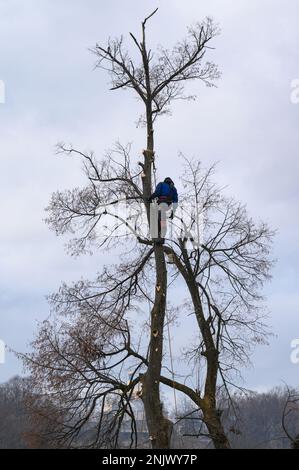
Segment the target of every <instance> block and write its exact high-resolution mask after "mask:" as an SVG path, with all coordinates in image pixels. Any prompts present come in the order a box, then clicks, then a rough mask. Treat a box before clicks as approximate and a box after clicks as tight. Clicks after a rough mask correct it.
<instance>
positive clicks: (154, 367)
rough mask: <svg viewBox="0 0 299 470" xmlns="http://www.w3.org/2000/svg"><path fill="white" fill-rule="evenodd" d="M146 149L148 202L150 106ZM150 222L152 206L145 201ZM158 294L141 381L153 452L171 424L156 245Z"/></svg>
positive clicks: (163, 272)
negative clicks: (163, 389) (164, 387)
mask: <svg viewBox="0 0 299 470" xmlns="http://www.w3.org/2000/svg"><path fill="white" fill-rule="evenodd" d="M146 116H147V150H146V152H145V153H144V173H145V177H144V179H143V195H144V197H145V199H147V198H148V197H149V196H150V194H151V192H152V166H153V158H154V130H153V121H152V110H151V103H149V104H148V106H147V112H146ZM146 206H147V216H148V223H150V204H149V203H147V202H146ZM155 264H156V292H155V301H154V306H153V309H152V311H151V338H150V345H149V359H148V369H147V371H146V373H145V374H144V377H143V380H142V385H143V388H142V400H143V404H144V409H145V416H146V422H147V427H148V432H149V436H150V440H151V444H152V447H153V448H154V449H168V448H169V447H170V438H171V432H172V422H171V421H170V420H168V419H167V418H165V417H164V414H163V406H162V402H161V397H160V375H161V367H162V357H163V331H164V321H165V311H166V295H167V268H166V262H165V254H164V250H163V247H162V246H161V245H155Z"/></svg>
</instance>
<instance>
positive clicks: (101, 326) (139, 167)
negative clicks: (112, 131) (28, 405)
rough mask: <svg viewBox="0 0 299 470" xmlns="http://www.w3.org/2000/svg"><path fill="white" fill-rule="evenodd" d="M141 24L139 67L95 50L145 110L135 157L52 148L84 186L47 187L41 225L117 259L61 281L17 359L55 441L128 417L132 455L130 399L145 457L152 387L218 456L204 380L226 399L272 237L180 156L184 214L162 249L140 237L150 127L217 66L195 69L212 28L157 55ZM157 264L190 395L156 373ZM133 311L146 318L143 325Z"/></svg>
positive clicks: (156, 431)
mask: <svg viewBox="0 0 299 470" xmlns="http://www.w3.org/2000/svg"><path fill="white" fill-rule="evenodd" d="M154 13H155V12H153V13H152V15H153V14H154ZM152 15H150V16H149V17H148V18H146V19H145V20H144V22H143V23H142V38H141V41H140V42H138V40H137V39H136V37H135V36H134V35H133V34H131V37H132V40H133V42H134V44H135V45H136V47H137V51H138V53H139V54H140V58H141V63H140V64H139V65H136V64H135V63H134V62H133V60H132V59H131V58H130V56H129V54H128V52H126V51H125V49H124V46H123V39H119V40H109V41H108V44H107V45H106V46H105V47H102V46H99V45H97V46H96V47H95V49H94V53H95V54H96V56H97V60H98V62H97V65H98V67H100V68H103V69H105V70H108V71H109V73H110V75H111V80H112V89H113V90H119V89H122V88H123V89H128V88H129V89H132V90H133V91H134V92H135V93H137V96H138V97H139V98H140V100H141V102H142V103H143V105H144V106H145V115H144V117H142V118H141V121H143V122H144V123H145V124H146V129H147V142H146V150H145V151H144V153H143V157H144V158H143V161H142V162H138V161H133V159H132V157H131V151H130V150H131V149H130V146H122V145H121V144H117V145H116V147H115V148H114V149H113V150H112V151H111V152H108V153H107V154H106V155H105V157H104V158H103V160H102V161H100V162H99V161H97V159H96V158H95V156H94V155H93V154H92V153H86V152H82V151H80V150H77V149H75V148H73V147H72V146H69V147H68V146H66V145H64V144H60V145H59V146H58V150H59V152H61V153H63V154H64V155H69V156H76V157H79V158H80V159H81V160H82V161H83V164H84V171H85V175H86V178H87V185H86V187H84V188H83V189H81V188H75V189H74V190H69V191H64V192H60V191H58V192H56V193H55V194H53V197H52V200H51V202H50V205H49V207H48V212H49V216H48V223H49V226H50V227H51V228H52V229H54V230H55V231H56V233H57V234H58V235H62V234H65V233H72V234H76V237H75V238H74V239H72V240H71V241H70V242H69V245H68V248H69V251H70V252H71V253H72V254H75V255H79V254H81V253H85V252H88V251H91V250H93V249H99V248H104V249H105V250H109V249H110V250H113V249H114V248H115V247H121V246H124V253H123V254H122V255H121V259H122V262H121V263H120V264H117V265H115V266H109V267H105V268H104V269H103V272H102V273H101V274H100V275H98V276H97V277H96V279H95V280H94V281H88V280H81V281H79V282H77V283H75V284H73V285H72V286H67V285H65V284H64V285H62V287H61V289H60V291H59V292H58V293H57V294H55V295H53V296H52V297H51V302H52V304H53V307H54V318H53V319H50V320H49V321H47V322H45V323H44V324H43V326H42V327H41V328H40V331H39V333H38V335H37V338H36V340H35V341H34V343H33V353H32V354H31V355H27V356H26V357H25V358H24V359H25V362H26V364H27V366H28V367H29V369H30V370H31V373H32V380H33V381H34V383H35V386H36V390H37V392H38V394H39V396H40V395H42V394H43V393H44V391H45V389H47V390H48V391H49V392H50V396H51V399H52V400H53V403H56V402H59V403H60V405H61V406H63V408H64V413H63V416H64V417H65V416H67V419H66V420H65V422H64V428H63V431H62V432H61V435H60V439H61V441H63V442H66V443H68V445H77V444H78V439H79V437H80V435H81V434H82V432H83V431H84V429H86V427H88V426H89V425H90V423H97V425H96V428H95V429H96V431H95V432H93V433H92V434H91V438H90V442H89V445H90V446H109V447H111V446H112V447H117V446H118V445H119V435H120V431H121V426H122V423H123V420H124V418H125V417H126V416H128V417H129V419H130V420H131V427H132V439H131V445H132V446H133V445H135V446H136V445H137V444H138V443H137V432H136V420H135V415H134V409H133V407H132V405H131V402H132V397H133V395H134V394H136V393H137V395H138V396H139V397H140V398H141V399H142V401H143V404H144V409H145V415H146V421H147V427H148V431H149V437H150V440H151V443H152V446H153V448H168V447H169V446H170V437H171V431H172V422H171V421H170V420H169V419H168V418H167V416H166V414H165V412H164V410H163V404H162V400H161V396H160V386H161V384H164V385H165V386H168V387H172V388H173V387H174V388H175V389H176V390H178V391H180V392H182V393H183V394H185V395H187V396H188V397H189V398H190V399H191V400H192V401H193V402H194V403H195V404H196V406H197V407H198V409H199V410H200V412H201V414H202V416H203V421H204V423H205V425H206V428H207V429H208V433H209V437H210V439H212V441H213V443H214V446H215V447H217V448H228V447H229V442H228V439H227V437H226V434H225V431H224V429H223V426H222V423H221V411H220V410H219V409H218V408H217V400H216V393H217V384H218V382H219V380H220V381H222V384H223V385H222V386H223V387H224V388H225V390H226V392H227V393H228V394H229V387H230V385H231V378H230V377H231V376H230V374H231V373H232V372H233V371H237V370H238V367H239V363H240V362H241V363H242V362H246V361H247V360H248V354H249V351H248V346H250V345H251V344H253V343H254V342H259V341H262V340H263V338H264V326H263V324H262V318H261V313H260V311H259V309H258V307H257V304H258V302H259V301H260V299H261V297H260V294H259V288H260V287H261V285H262V284H263V282H264V281H265V280H266V279H268V277H269V268H270V266H271V261H270V260H269V256H268V255H269V243H270V240H271V237H272V232H271V231H270V230H269V229H268V228H267V227H266V226H265V225H264V224H260V225H255V224H254V222H253V221H252V220H251V219H250V218H249V217H248V215H247V213H246V209H245V208H244V207H243V206H241V205H240V204H238V203H236V202H234V201H233V200H231V199H227V198H225V197H224V196H223V195H222V192H221V190H219V189H218V188H217V187H216V186H215V185H214V184H213V182H212V181H211V176H212V173H213V169H209V170H208V171H204V170H203V169H201V167H200V165H199V164H198V163H197V162H192V161H188V160H185V174H184V176H183V184H184V186H185V187H186V194H185V195H182V198H181V206H182V209H184V207H185V206H186V208H185V212H184V210H183V212H182V213H181V214H180V215H178V216H177V217H176V218H175V219H174V222H173V225H174V230H175V231H176V235H175V241H173V240H172V241H170V240H166V243H165V244H164V246H163V245H161V244H157V243H155V242H154V241H153V240H152V239H151V236H150V233H149V225H150V217H151V210H150V203H149V200H148V199H149V196H150V194H151V192H152V185H153V169H154V168H155V166H156V163H157V162H156V159H155V150H154V122H155V120H156V118H157V117H158V116H159V115H161V114H162V113H165V112H168V111H169V105H170V103H171V102H172V100H174V99H178V98H186V97H185V96H184V95H183V86H184V84H185V82H188V81H190V80H193V79H199V80H201V81H203V82H204V83H205V84H207V85H208V86H212V85H213V84H214V81H215V79H217V78H218V77H219V72H218V71H217V67H216V66H215V65H214V64H212V63H211V62H204V58H205V55H206V53H207V52H208V50H209V49H210V48H211V47H210V42H211V40H212V39H213V38H214V37H215V36H216V35H217V34H218V28H217V27H216V26H215V25H214V23H213V21H212V20H211V19H209V18H208V19H206V20H204V21H203V22H202V23H200V24H197V25H196V26H195V27H193V28H190V29H189V30H188V38H187V39H186V40H184V41H182V42H180V43H178V44H177V45H176V46H175V47H174V49H173V51H172V52H169V51H167V50H165V49H163V48H160V50H159V52H158V54H156V56H155V55H154V54H153V53H152V51H151V50H149V49H148V48H147V43H146V36H145V31H146V25H147V21H148V20H149V18H150V17H151V16H152ZM187 98H188V97H187ZM189 98H190V97H189ZM119 208H121V209H119ZM117 209H118V210H117ZM143 209H144V210H143ZM144 212H145V214H144ZM144 215H145V217H143V216H144ZM188 241H189V242H190V243H191V249H188V246H187V242H188ZM166 256H167V257H171V259H172V261H173V263H174V266H175V269H176V272H175V277H178V276H180V278H181V279H182V280H183V281H184V282H185V285H186V288H187V290H188V293H189V298H190V309H191V312H192V313H193V314H194V318H195V321H196V325H197V329H198V340H197V342H196V344H195V345H194V347H193V348H189V350H188V351H186V360H187V361H190V360H191V361H193V363H194V365H196V367H199V368H200V376H201V378H200V381H201V383H202V384H203V386H202V387H201V389H200V388H199V387H197V388H195V389H194V388H193V387H192V386H190V385H188V381H187V380H184V381H182V382H179V381H178V380H176V378H175V377H169V376H166V375H164V374H163V373H162V365H163V359H164V358H165V356H163V353H164V349H163V346H164V329H165V320H166V301H167V290H168V284H169V282H168V278H167V264H166ZM153 278H154V286H155V288H154V294H153V293H152V289H151V284H152V279H153ZM146 303H148V304H149V305H150V306H151V308H150V318H149V320H148V319H145V320H144V319H143V320H142V315H143V312H144V311H145V304H146ZM136 312H138V315H137V314H136ZM140 328H142V332H143V334H142V333H141V330H140ZM148 332H149V333H150V340H149V341H148ZM128 375H129V381H128ZM111 402H113V406H112V408H111ZM85 446H86V444H85Z"/></svg>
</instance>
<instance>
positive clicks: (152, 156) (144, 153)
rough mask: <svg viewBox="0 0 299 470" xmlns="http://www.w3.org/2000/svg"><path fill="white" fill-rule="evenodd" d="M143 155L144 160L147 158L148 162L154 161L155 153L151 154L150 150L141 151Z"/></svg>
mask: <svg viewBox="0 0 299 470" xmlns="http://www.w3.org/2000/svg"><path fill="white" fill-rule="evenodd" d="M143 155H144V158H148V159H149V160H152V161H153V160H154V158H155V152H153V151H152V150H143Z"/></svg>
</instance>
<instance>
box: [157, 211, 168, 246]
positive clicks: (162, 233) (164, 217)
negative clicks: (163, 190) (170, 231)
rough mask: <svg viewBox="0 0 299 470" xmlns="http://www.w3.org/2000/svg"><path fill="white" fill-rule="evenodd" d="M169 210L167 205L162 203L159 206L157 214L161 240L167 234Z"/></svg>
mask: <svg viewBox="0 0 299 470" xmlns="http://www.w3.org/2000/svg"><path fill="white" fill-rule="evenodd" d="M168 210H169V207H168V204H166V203H165V202H162V203H161V204H160V205H159V212H160V218H161V222H160V238H161V239H162V240H163V239H164V238H165V237H166V233H167V215H166V213H167V211H168Z"/></svg>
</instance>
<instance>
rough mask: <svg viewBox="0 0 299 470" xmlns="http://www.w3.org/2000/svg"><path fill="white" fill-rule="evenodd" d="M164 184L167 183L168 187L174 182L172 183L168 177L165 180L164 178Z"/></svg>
mask: <svg viewBox="0 0 299 470" xmlns="http://www.w3.org/2000/svg"><path fill="white" fill-rule="evenodd" d="M164 183H167V184H169V185H171V184H174V182H173V181H172V179H171V178H169V176H168V177H167V178H165V180H164Z"/></svg>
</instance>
